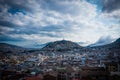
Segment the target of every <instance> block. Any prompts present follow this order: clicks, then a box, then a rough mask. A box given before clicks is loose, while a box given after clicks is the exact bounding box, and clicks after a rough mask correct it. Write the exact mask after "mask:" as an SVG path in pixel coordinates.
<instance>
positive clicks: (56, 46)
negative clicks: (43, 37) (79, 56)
mask: <svg viewBox="0 0 120 80" xmlns="http://www.w3.org/2000/svg"><path fill="white" fill-rule="evenodd" d="M79 48H82V47H81V46H80V45H78V44H77V43H74V42H72V41H67V40H60V41H55V42H51V43H48V44H47V45H46V46H45V47H43V48H42V50H43V51H69V50H70V51H71V50H74V49H79Z"/></svg>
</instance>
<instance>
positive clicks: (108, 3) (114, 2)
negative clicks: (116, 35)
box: [102, 0, 120, 12]
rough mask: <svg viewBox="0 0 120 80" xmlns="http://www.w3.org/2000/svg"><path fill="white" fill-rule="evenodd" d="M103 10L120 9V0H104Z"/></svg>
mask: <svg viewBox="0 0 120 80" xmlns="http://www.w3.org/2000/svg"><path fill="white" fill-rule="evenodd" d="M102 3H103V8H102V11H103V12H112V11H114V10H118V9H120V0H102Z"/></svg>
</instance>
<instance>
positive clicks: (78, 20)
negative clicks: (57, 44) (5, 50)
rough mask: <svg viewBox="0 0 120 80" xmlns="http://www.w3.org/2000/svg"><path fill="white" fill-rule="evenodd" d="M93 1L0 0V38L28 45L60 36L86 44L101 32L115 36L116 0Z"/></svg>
mask: <svg viewBox="0 0 120 80" xmlns="http://www.w3.org/2000/svg"><path fill="white" fill-rule="evenodd" d="M97 1H98V2H97ZM97 1H96V0H29V1H27V0H20V1H18V0H10V1H8V0H0V38H1V39H0V41H1V42H11V43H14V44H18V45H20V46H21V45H23V44H25V43H26V44H25V46H29V45H34V44H35V43H38V44H42V43H46V42H49V41H55V40H61V39H63V38H64V39H67V40H71V41H74V42H89V44H91V43H94V42H96V40H98V39H99V38H100V37H101V36H103V35H107V36H111V37H112V38H118V37H119V36H120V34H119V31H120V26H119V25H120V24H119V18H118V17H120V16H119V15H118V14H119V13H120V8H119V7H120V6H119V5H118V4H119V0H118V1H117V0H114V1H113V0H110V2H108V0H103V2H100V1H99V0H97ZM111 2H112V3H114V4H113V7H109V5H111ZM115 4H117V5H115ZM100 5H101V6H103V8H102V9H101V8H100ZM114 6H116V7H114ZM100 11H101V12H100ZM32 42H33V43H32Z"/></svg>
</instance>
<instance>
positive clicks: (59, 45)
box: [0, 38, 120, 53]
mask: <svg viewBox="0 0 120 80" xmlns="http://www.w3.org/2000/svg"><path fill="white" fill-rule="evenodd" d="M88 47H90V46H88ZM88 47H82V46H80V45H79V44H77V43H75V42H72V41H67V40H61V41H55V42H49V43H47V44H44V45H43V48H41V49H40V48H37V49H34V50H33V51H37V50H38V51H39V50H41V51H55V50H56V51H74V50H76V49H82V48H88ZM90 48H100V49H112V50H116V49H117V50H120V38H119V39H117V40H116V41H115V42H112V43H110V44H106V45H102V46H93V47H90ZM25 50H26V51H29V50H31V49H27V48H23V47H19V46H16V45H11V44H7V43H0V53H20V52H24V51H25Z"/></svg>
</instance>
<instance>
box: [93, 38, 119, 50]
mask: <svg viewBox="0 0 120 80" xmlns="http://www.w3.org/2000/svg"><path fill="white" fill-rule="evenodd" d="M91 48H100V49H102V48H104V49H112V50H116V49H118V50H120V38H118V39H117V40H116V41H114V42H112V43H110V44H106V45H101V46H94V47H91Z"/></svg>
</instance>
